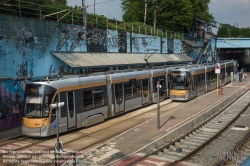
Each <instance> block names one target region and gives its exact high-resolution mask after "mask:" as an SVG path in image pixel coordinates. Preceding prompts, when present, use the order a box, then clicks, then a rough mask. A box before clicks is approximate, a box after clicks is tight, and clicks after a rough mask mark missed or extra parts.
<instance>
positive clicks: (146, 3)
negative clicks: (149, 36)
mask: <svg viewBox="0 0 250 166" xmlns="http://www.w3.org/2000/svg"><path fill="white" fill-rule="evenodd" d="M147 7H148V1H147V0H145V13H144V24H143V25H144V26H145V25H146V18H147Z"/></svg>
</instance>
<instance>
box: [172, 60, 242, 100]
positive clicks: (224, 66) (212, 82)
mask: <svg viewBox="0 0 250 166" xmlns="http://www.w3.org/2000/svg"><path fill="white" fill-rule="evenodd" d="M216 66H217V64H209V63H208V64H201V65H190V66H184V67H180V68H177V69H173V70H172V74H171V88H170V99H172V100H174V101H188V100H191V99H193V98H195V97H197V96H200V95H203V94H205V93H207V92H209V91H211V90H214V89H216V87H217V83H218V86H224V85H225V84H227V83H229V82H231V79H230V75H231V72H232V73H234V74H235V73H237V67H238V62H237V61H235V60H230V61H222V62H220V68H221V73H220V74H219V77H218V80H217V76H216V74H215V67H216ZM217 81H218V82H217Z"/></svg>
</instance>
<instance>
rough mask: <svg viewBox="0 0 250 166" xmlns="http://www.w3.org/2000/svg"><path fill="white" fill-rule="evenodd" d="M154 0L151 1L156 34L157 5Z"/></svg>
mask: <svg viewBox="0 0 250 166" xmlns="http://www.w3.org/2000/svg"><path fill="white" fill-rule="evenodd" d="M155 1H156V0H154V1H153V9H154V35H156V8H157V6H156V4H155Z"/></svg>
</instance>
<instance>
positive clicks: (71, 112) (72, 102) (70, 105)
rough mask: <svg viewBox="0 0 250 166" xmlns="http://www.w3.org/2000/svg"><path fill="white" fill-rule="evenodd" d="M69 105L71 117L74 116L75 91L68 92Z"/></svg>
mask: <svg viewBox="0 0 250 166" xmlns="http://www.w3.org/2000/svg"><path fill="white" fill-rule="evenodd" d="M68 107H69V115H70V117H71V118H73V116H74V93H73V92H68Z"/></svg>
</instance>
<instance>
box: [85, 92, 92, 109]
mask: <svg viewBox="0 0 250 166" xmlns="http://www.w3.org/2000/svg"><path fill="white" fill-rule="evenodd" d="M83 106H84V109H85V110H89V109H92V108H93V96H92V91H91V90H87V91H83Z"/></svg>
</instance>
